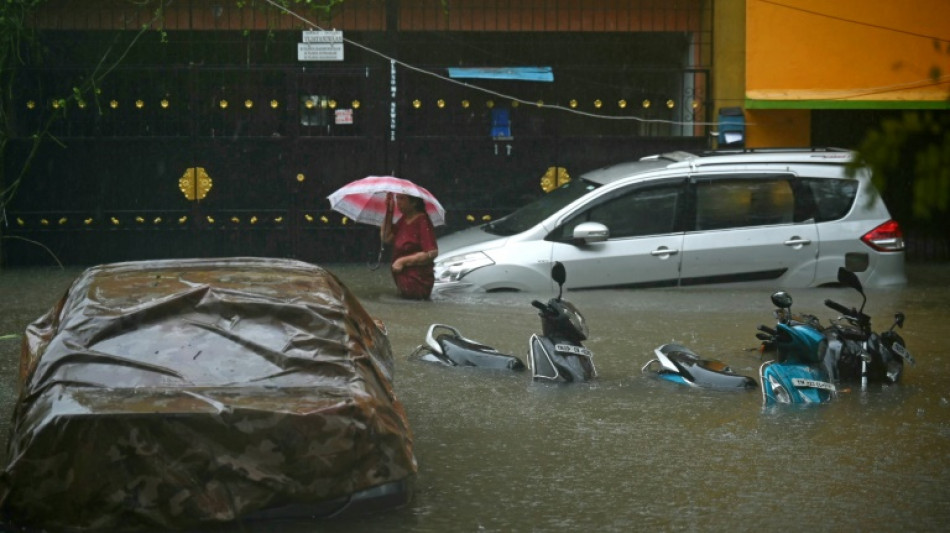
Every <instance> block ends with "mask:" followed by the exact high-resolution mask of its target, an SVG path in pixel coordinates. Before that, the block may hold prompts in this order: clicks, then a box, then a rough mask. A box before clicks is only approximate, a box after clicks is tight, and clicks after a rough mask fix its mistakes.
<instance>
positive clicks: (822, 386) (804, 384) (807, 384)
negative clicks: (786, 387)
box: [792, 378, 835, 392]
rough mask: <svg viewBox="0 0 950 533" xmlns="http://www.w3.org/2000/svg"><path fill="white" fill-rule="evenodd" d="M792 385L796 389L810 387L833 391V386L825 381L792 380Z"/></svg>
mask: <svg viewBox="0 0 950 533" xmlns="http://www.w3.org/2000/svg"><path fill="white" fill-rule="evenodd" d="M792 385H794V386H796V387H810V388H812V389H825V390H830V391H832V392H833V391H834V390H835V386H834V384H832V383H828V382H827V381H818V380H817V379H805V378H792Z"/></svg>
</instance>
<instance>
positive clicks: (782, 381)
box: [757, 291, 837, 406]
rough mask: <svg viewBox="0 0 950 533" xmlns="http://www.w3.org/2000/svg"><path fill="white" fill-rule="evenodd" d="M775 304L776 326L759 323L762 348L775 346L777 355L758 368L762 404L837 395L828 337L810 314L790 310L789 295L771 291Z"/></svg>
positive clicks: (809, 401)
mask: <svg viewBox="0 0 950 533" xmlns="http://www.w3.org/2000/svg"><path fill="white" fill-rule="evenodd" d="M772 303H773V304H774V305H775V307H776V308H777V309H776V310H775V317H776V319H777V324H776V326H775V329H772V328H769V327H768V326H764V325H763V326H759V331H761V333H759V334H758V335H757V337H758V338H759V339H760V340H762V341H763V348H766V349H767V348H774V349H775V353H776V358H775V359H774V360H772V361H766V362H765V363H763V364H762V366H761V367H760V368H759V378H760V384H761V387H760V388H761V389H762V402H763V404H764V405H766V406H769V405H774V404H776V403H781V404H820V403H826V402H829V401H831V400H832V399H834V398H835V397H836V395H837V391H836V389H835V385H834V382H833V376H834V371H835V368H834V364H835V362H834V360H833V358H832V357H831V354H830V353H829V350H828V341H827V339H826V338H825V334H824V333H823V332H822V330H821V327H820V326H819V324H818V319H817V318H816V317H814V316H810V315H795V314H793V313H792V297H791V295H789V294H788V293H786V292H784V291H779V292H776V293H774V294H772Z"/></svg>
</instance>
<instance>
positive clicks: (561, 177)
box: [541, 167, 571, 192]
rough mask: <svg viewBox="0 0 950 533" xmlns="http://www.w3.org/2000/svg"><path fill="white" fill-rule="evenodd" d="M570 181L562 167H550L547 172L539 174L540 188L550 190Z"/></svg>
mask: <svg viewBox="0 0 950 533" xmlns="http://www.w3.org/2000/svg"><path fill="white" fill-rule="evenodd" d="M569 181H571V176H570V175H569V174H568V173H567V169H566V168H564V167H550V168H548V170H547V172H545V173H544V175H543V176H541V190H543V191H544V192H551V191H553V190H554V189H557V188H558V187H560V186H561V185H564V184H565V183H567V182H569Z"/></svg>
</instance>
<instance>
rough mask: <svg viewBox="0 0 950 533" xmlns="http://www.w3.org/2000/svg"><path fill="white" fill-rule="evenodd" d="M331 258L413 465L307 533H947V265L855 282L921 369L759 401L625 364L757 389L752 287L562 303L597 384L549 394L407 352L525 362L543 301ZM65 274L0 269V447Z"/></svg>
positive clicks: (765, 302) (845, 295)
mask: <svg viewBox="0 0 950 533" xmlns="http://www.w3.org/2000/svg"><path fill="white" fill-rule="evenodd" d="M327 267H328V268H329V269H330V270H331V271H333V272H334V273H336V274H337V275H338V276H339V277H340V278H341V279H342V280H343V281H344V282H345V283H346V284H347V285H348V286H349V287H350V288H351V289H352V290H353V292H354V293H355V294H356V295H357V296H358V297H359V298H360V300H361V301H362V302H363V304H364V306H365V307H366V308H367V309H368V310H369V312H370V313H371V314H372V315H374V316H376V317H377V318H379V319H381V320H382V321H383V322H384V323H385V324H386V326H387V328H388V331H389V337H390V341H391V344H392V348H393V352H394V354H395V356H396V379H395V386H396V393H397V395H398V397H399V399H400V400H401V401H402V402H403V403H404V404H405V407H406V410H407V412H408V414H409V419H410V423H411V424H412V428H413V432H414V435H415V454H416V458H417V460H418V464H419V473H418V478H417V481H416V494H415V497H414V499H413V501H412V503H411V504H410V506H408V507H407V508H404V509H401V510H397V511H394V512H387V513H384V514H380V515H377V516H372V517H369V518H365V519H360V520H346V521H330V522H326V523H321V524H320V525H319V529H320V530H324V531H336V530H339V531H352V530H354V528H355V529H357V530H359V531H387V532H393V531H397V532H399V531H406V532H408V531H412V532H419V531H431V532H437V531H438V532H442V531H578V530H584V531H629V530H664V531H669V530H686V531H724V530H747V531H748V530H762V529H772V530H776V529H778V530H785V529H789V528H792V527H794V528H796V529H802V530H809V529H811V530H818V531H855V530H875V531H898V530H900V531H903V530H907V531H938V530H942V529H943V528H944V527H946V524H947V523H950V356H948V354H947V347H948V341H947V337H946V336H944V333H945V332H944V329H945V328H947V327H948V325H950V265H946V264H944V265H909V266H908V274H909V278H910V285H909V286H908V287H906V288H904V289H899V290H869V291H868V305H867V307H866V309H865V313H867V314H869V315H871V317H872V319H873V321H872V323H873V325H874V330H875V331H881V330H883V329H886V327H888V326H889V325H890V323H891V320H892V317H893V314H894V313H895V312H897V311H904V312H905V313H906V315H907V320H906V323H905V326H904V329H903V330H902V331H901V335H902V336H903V337H904V339H905V340H906V343H907V347H908V349H909V350H910V351H911V353H912V354H913V355H914V356H915V358H916V359H917V366H915V367H908V368H905V374H904V381H903V383H902V384H901V385H899V386H895V387H889V388H884V389H881V388H879V387H878V388H873V387H872V389H871V390H870V391H869V392H867V393H861V392H859V391H857V390H854V391H853V392H849V393H844V394H842V395H841V396H840V397H839V399H838V400H837V401H835V402H833V403H831V404H828V405H825V406H821V407H813V408H807V409H796V408H778V409H768V410H763V408H762V406H761V405H762V400H761V396H760V393H759V392H758V391H754V392H749V393H733V392H717V391H707V390H692V389H687V388H685V387H678V386H676V385H673V384H670V383H665V382H658V381H655V380H652V379H650V378H648V377H645V376H643V375H641V372H640V368H641V367H642V366H643V365H644V364H645V363H646V362H647V361H648V360H649V359H650V358H651V354H652V350H653V348H655V347H657V346H658V345H660V344H663V343H666V342H671V341H676V342H679V343H682V344H685V345H687V346H689V347H690V348H692V349H693V350H695V351H696V352H698V353H699V354H701V355H704V356H708V357H715V358H719V359H721V360H723V361H724V362H726V363H727V364H729V365H730V366H731V367H732V368H733V369H734V370H735V371H736V372H738V373H741V374H746V375H750V376H754V377H755V378H756V379H758V376H757V371H758V367H759V365H760V364H761V362H762V360H761V359H760V356H759V354H758V352H756V351H754V350H752V349H753V348H754V347H755V346H756V345H757V342H758V341H757V340H756V339H755V328H756V326H757V325H759V324H762V323H765V324H772V323H773V318H772V314H771V311H772V306H771V303H770V301H769V294H770V292H771V291H770V289H768V288H766V289H761V288H760V289H731V288H730V289H725V288H713V289H701V288H700V289H697V288H690V289H650V290H638V291H630V290H617V291H595V292H580V293H567V294H566V295H565V297H566V298H568V299H569V300H571V301H572V302H573V303H574V304H575V305H577V307H578V308H579V309H580V310H581V311H582V312H583V313H584V315H585V317H586V318H587V320H588V323H589V327H590V332H591V337H590V339H589V340H588V341H587V343H586V345H587V346H588V347H589V348H590V349H591V350H592V351H593V352H594V360H595V363H596V365H597V369H598V372H599V374H600V377H599V379H597V380H596V381H595V382H592V383H588V384H576V385H550V384H541V383H533V382H532V381H531V379H530V377H529V375H528V374H527V373H513V372H502V371H485V370H477V369H449V368H443V367H436V366H430V365H427V364H425V363H421V362H417V361H409V360H407V358H406V357H407V355H408V354H409V353H410V352H412V350H413V349H414V348H415V347H416V346H417V345H418V344H420V343H421V342H422V341H423V336H424V334H425V331H426V328H427V327H428V326H429V324H432V323H436V322H438V323H445V324H449V325H452V326H455V327H457V328H459V329H460V330H461V331H462V333H463V334H464V335H465V336H466V337H469V338H472V339H475V340H478V341H481V342H484V343H487V344H491V345H493V346H495V347H496V348H498V349H499V350H500V351H503V352H507V353H510V354H513V355H517V356H518V357H520V358H522V359H524V358H525V353H526V351H527V344H528V337H529V336H530V334H531V333H534V332H538V331H539V327H540V326H539V320H538V317H537V312H536V310H535V309H534V308H533V307H531V305H530V301H531V300H532V299H542V300H546V299H547V298H549V297H550V296H551V295H550V294H516V293H509V294H494V295H470V296H465V297H453V298H451V299H450V298H437V299H435V300H434V301H432V302H407V301H403V300H400V299H398V298H396V297H395V290H394V287H393V284H392V281H391V279H390V278H389V274H388V272H387V271H386V269H385V267H384V268H381V269H380V270H379V271H375V272H374V271H370V270H368V269H367V268H366V267H365V266H363V265H327ZM79 272H80V270H78V269H74V270H67V271H60V270H39V269H23V270H8V271H4V272H3V273H0V296H2V300H3V303H4V306H3V309H2V310H0V372H2V382H0V383H2V384H0V432H2V437H0V438H2V443H3V444H4V449H5V444H6V440H7V436H8V435H7V433H8V431H9V420H10V412H11V409H12V402H13V399H14V395H15V391H14V386H15V374H16V372H17V364H18V362H17V357H18V351H19V342H20V339H19V336H20V334H22V332H23V329H24V327H25V326H26V325H27V324H28V323H29V322H31V321H33V320H34V319H36V318H37V317H38V316H40V314H42V313H43V312H45V311H46V310H47V309H48V308H49V307H50V306H51V305H52V304H53V303H54V302H55V300H56V299H57V298H58V297H59V296H60V295H61V294H62V292H63V291H64V290H65V289H66V288H67V287H68V284H69V282H70V281H71V280H72V279H73V278H74V277H75V275H77V274H78V273H79ZM568 277H570V272H568ZM789 292H790V293H791V294H792V296H793V298H794V300H795V304H794V307H793V309H797V310H800V311H803V312H811V313H813V314H816V315H818V316H820V317H822V319H823V322H826V321H827V318H829V317H831V316H833V312H832V311H831V310H830V309H827V308H826V307H824V305H823V304H822V302H823V301H824V299H825V298H831V299H833V300H836V301H838V302H840V303H844V304H845V305H848V306H850V305H859V304H860V296H859V295H858V294H857V293H856V292H854V291H852V290H850V289H844V288H826V289H797V290H790V291H789ZM4 464H5V461H4ZM271 526H272V525H271ZM268 529H271V530H272V529H273V528H272V527H264V526H263V525H262V527H261V529H260V530H261V531H265V530H268ZM282 529H283V530H285V531H313V530H314V529H315V527H314V524H313V523H303V522H300V523H292V524H285V527H283V528H282ZM243 530H244V531H250V530H255V528H254V527H247V528H243Z"/></svg>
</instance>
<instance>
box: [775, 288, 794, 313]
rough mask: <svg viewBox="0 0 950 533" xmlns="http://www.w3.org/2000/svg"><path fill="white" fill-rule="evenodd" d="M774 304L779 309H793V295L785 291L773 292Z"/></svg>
mask: <svg viewBox="0 0 950 533" xmlns="http://www.w3.org/2000/svg"><path fill="white" fill-rule="evenodd" d="M772 305H774V306H775V307H778V308H779V309H791V308H792V295H791V294H789V293H787V292H785V291H778V292H775V293H772Z"/></svg>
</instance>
